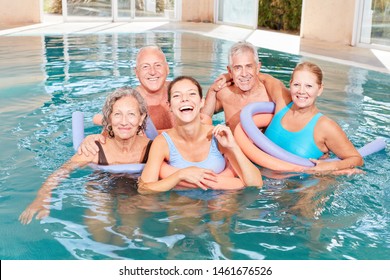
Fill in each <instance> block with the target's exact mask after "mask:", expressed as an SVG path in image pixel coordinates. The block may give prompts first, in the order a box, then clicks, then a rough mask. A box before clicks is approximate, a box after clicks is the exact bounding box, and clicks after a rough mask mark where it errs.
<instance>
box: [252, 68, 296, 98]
mask: <svg viewBox="0 0 390 280" xmlns="http://www.w3.org/2000/svg"><path fill="white" fill-rule="evenodd" d="M258 76H259V78H260V80H261V81H262V82H263V84H264V86H265V89H266V91H267V94H268V96H269V97H270V98H271V100H272V101H273V102H274V103H275V104H286V105H287V104H289V103H290V102H291V101H292V100H291V94H290V90H289V89H288V88H286V86H285V85H284V84H283V82H282V81H280V80H278V79H276V78H274V77H272V76H271V75H269V74H263V73H259V74H258Z"/></svg>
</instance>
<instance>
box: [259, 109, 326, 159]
mask: <svg viewBox="0 0 390 280" xmlns="http://www.w3.org/2000/svg"><path fill="white" fill-rule="evenodd" d="M292 104H293V103H292V102H291V103H290V104H288V105H287V106H286V107H284V108H283V109H282V110H280V111H279V112H278V113H276V114H275V115H274V117H273V118H272V121H271V123H270V124H269V126H268V128H267V129H266V131H265V133H264V134H265V136H267V137H268V138H269V139H270V140H271V141H273V142H274V143H275V144H277V145H278V146H280V147H281V148H283V149H285V150H286V151H289V152H290V153H293V154H295V155H297V156H301V157H303V158H307V159H309V158H315V159H318V158H320V157H321V156H322V155H323V154H324V153H323V152H322V151H321V150H320V149H319V148H318V147H317V145H316V143H315V141H314V127H315V126H316V124H317V121H318V119H319V118H320V117H321V116H322V114H321V113H317V114H316V115H315V116H314V117H313V118H312V119H311V120H310V121H309V123H308V124H307V125H306V126H305V127H304V128H302V129H301V130H300V131H295V132H291V131H288V130H286V129H284V128H283V126H282V118H283V117H284V115H285V114H286V113H287V112H288V110H290V108H291V106H292Z"/></svg>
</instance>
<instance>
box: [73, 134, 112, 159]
mask: <svg viewBox="0 0 390 280" xmlns="http://www.w3.org/2000/svg"><path fill="white" fill-rule="evenodd" d="M95 141H98V142H100V143H102V144H104V143H106V137H104V136H103V135H102V134H92V135H88V136H87V137H85V138H84V140H83V142H82V143H81V144H80V146H79V148H78V149H77V153H78V154H79V155H82V154H84V155H85V156H87V157H88V156H89V154H92V155H93V156H94V155H96V154H97V153H98V152H99V147H98V146H97V145H96V143H95Z"/></svg>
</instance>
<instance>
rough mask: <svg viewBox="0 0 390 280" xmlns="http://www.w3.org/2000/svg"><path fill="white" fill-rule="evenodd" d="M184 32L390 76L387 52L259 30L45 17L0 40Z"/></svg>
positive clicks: (4, 30) (9, 30)
mask: <svg viewBox="0 0 390 280" xmlns="http://www.w3.org/2000/svg"><path fill="white" fill-rule="evenodd" d="M153 30H155V31H185V32H191V33H196V34H200V35H204V36H209V37H214V38H218V39H225V40H229V41H240V40H246V41H249V42H251V43H252V44H254V45H256V46H257V47H260V48H267V49H272V50H277V51H283V52H287V53H291V54H297V55H302V56H305V57H309V58H310V57H312V58H315V59H320V60H325V61H331V62H336V63H340V64H345V65H351V66H356V67H360V68H365V69H368V70H373V71H379V72H383V73H390V52H388V51H383V50H375V49H370V48H360V47H351V46H347V45H341V44H335V43H329V42H323V41H319V40H313V39H306V38H300V37H299V36H297V35H291V34H285V33H281V32H273V31H266V30H260V29H256V30H253V29H247V28H241V27H235V26H228V25H219V24H212V23H195V22H167V21H156V22H104V21H95V22H85V21H84V22H63V20H62V17H60V16H45V17H44V22H43V23H39V24H31V25H25V26H18V27H10V26H8V27H1V26H0V36H34V35H41V34H47V35H54V34H90V33H124V32H146V31H153Z"/></svg>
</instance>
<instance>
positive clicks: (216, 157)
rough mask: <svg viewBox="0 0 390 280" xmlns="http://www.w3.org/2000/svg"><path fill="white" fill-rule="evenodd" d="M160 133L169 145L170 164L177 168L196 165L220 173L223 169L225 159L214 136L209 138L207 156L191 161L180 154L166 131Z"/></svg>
mask: <svg viewBox="0 0 390 280" xmlns="http://www.w3.org/2000/svg"><path fill="white" fill-rule="evenodd" d="M161 134H162V135H163V136H164V138H165V140H166V141H167V143H168V147H169V162H168V163H169V164H170V165H172V166H174V167H177V168H185V167H190V166H197V167H201V168H206V169H210V170H212V171H213V172H215V173H217V174H218V173H221V172H222V171H223V170H224V169H225V167H226V161H225V158H224V156H223V155H222V154H221V152H220V151H219V150H218V144H217V140H216V139H215V138H214V136H213V137H212V139H211V145H210V151H209V154H208V156H207V158H206V159H205V160H202V161H196V162H192V161H187V160H185V159H184V158H183V157H182V155H181V154H180V153H179V151H178V150H177V148H176V146H175V144H174V143H173V141H172V139H171V137H170V136H169V135H168V134H167V133H166V132H162V133H161ZM194 152H196V151H194Z"/></svg>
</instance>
